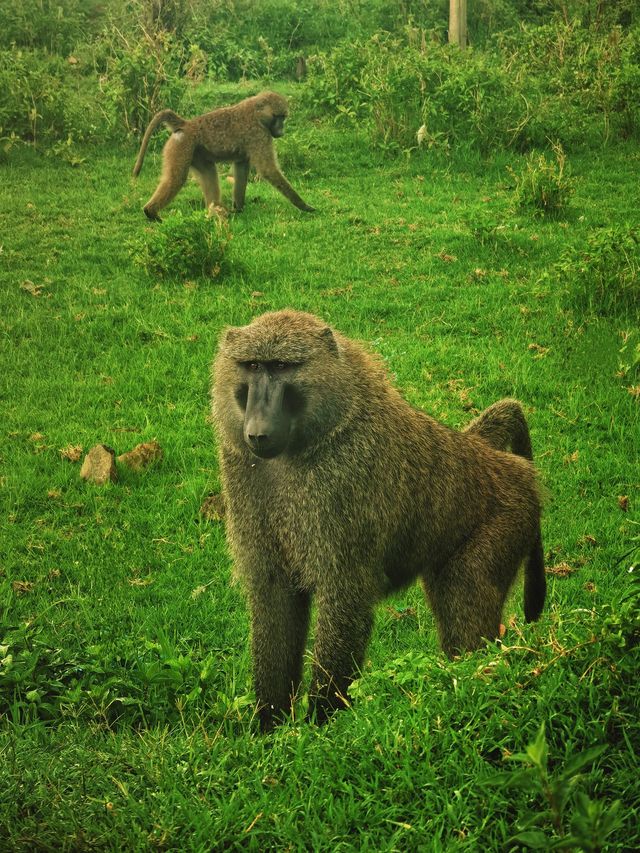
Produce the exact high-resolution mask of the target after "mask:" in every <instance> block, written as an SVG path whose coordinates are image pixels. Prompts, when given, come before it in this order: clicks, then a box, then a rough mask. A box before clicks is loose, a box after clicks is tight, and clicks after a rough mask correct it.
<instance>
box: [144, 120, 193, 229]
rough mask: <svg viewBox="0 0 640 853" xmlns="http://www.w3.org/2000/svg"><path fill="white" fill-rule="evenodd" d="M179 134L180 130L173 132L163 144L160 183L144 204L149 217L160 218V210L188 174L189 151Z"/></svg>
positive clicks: (173, 195)
mask: <svg viewBox="0 0 640 853" xmlns="http://www.w3.org/2000/svg"><path fill="white" fill-rule="evenodd" d="M181 135H182V134H181V131H178V132H177V133H174V134H173V135H172V136H170V137H169V139H168V140H167V143H166V145H165V146H164V149H163V152H162V175H161V177H160V183H159V184H158V186H157V188H156V191H155V192H154V194H153V195H152V196H151V198H150V199H149V201H148V202H147V203H146V204H145V206H144V212H145V214H146V216H147V217H148V218H149V219H152V220H159V219H160V216H159V213H160V211H161V210H162V208H163V207H166V206H167V205H168V204H169V202H170V201H172V200H173V199H174V198H175V197H176V196H177V195H178V193H179V192H180V190H181V189H182V187H183V186H184V183H185V181H186V180H187V176H188V175H189V167H190V165H191V152H190V151H189V150H188V149H187V148H186V144H185V142H184V139H180V136H181Z"/></svg>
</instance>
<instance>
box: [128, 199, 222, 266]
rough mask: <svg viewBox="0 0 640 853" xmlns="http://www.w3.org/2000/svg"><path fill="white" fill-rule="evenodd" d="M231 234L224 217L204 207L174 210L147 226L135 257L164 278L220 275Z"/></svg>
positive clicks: (139, 264) (139, 241)
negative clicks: (200, 208) (162, 218)
mask: <svg viewBox="0 0 640 853" xmlns="http://www.w3.org/2000/svg"><path fill="white" fill-rule="evenodd" d="M230 238H231V235H230V232H229V227H228V225H227V223H226V221H225V220H224V219H220V218H218V217H216V216H212V217H210V216H209V215H208V214H207V212H206V211H204V210H196V211H192V212H191V213H186V214H183V213H182V211H180V210H175V211H172V212H171V213H169V214H168V215H167V217H166V218H165V219H164V220H163V221H162V222H160V223H157V224H155V225H154V226H153V227H152V228H148V229H146V232H145V234H144V236H143V237H141V238H140V239H139V240H138V241H136V243H135V244H134V246H133V259H134V261H135V263H136V264H138V266H140V267H142V269H144V271H145V272H146V273H147V275H150V276H154V277H155V276H159V277H161V278H177V279H185V278H198V277H201V276H202V277H207V278H216V277H217V276H219V275H220V273H221V271H222V262H223V258H224V254H225V252H226V249H227V245H228V243H229V240H230Z"/></svg>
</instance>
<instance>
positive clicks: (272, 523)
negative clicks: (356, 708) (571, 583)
mask: <svg viewBox="0 0 640 853" xmlns="http://www.w3.org/2000/svg"><path fill="white" fill-rule="evenodd" d="M213 373H214V381H213V392H212V399H213V414H214V420H215V424H216V428H217V432H218V437H219V445H220V459H221V471H222V480H223V488H224V494H225V501H226V506H227V534H228V540H229V545H230V548H231V551H232V555H233V558H234V561H235V570H236V573H237V575H238V576H239V577H240V579H241V580H242V582H243V584H244V586H245V589H246V594H247V597H248V603H249V608H250V614H251V642H252V654H253V669H254V682H255V690H256V695H257V699H258V703H259V706H260V720H261V725H262V728H263V729H265V730H267V729H269V728H270V727H271V726H272V725H273V724H274V722H275V721H276V719H277V718H278V717H279V716H280V715H281V714H282V713H283V712H285V711H286V710H287V709H288V708H290V706H291V701H292V697H293V696H294V695H295V694H296V693H297V691H298V689H299V686H300V682H301V678H302V660H303V653H304V648H305V642H306V638H307V631H308V627H309V612H310V604H311V596H312V594H313V595H315V600H316V603H317V612H318V617H317V626H316V630H315V649H314V652H313V675H312V683H311V689H310V706H311V714H312V716H315V717H316V719H318V720H319V721H323V720H324V719H326V717H327V715H328V714H329V713H330V712H331V711H332V710H334V709H336V708H338V707H341V706H342V705H343V704H344V703H343V697H344V696H345V695H346V693H345V691H346V690H347V687H348V686H349V683H350V682H351V680H352V678H353V676H354V674H355V673H356V671H357V669H358V668H359V667H360V666H361V665H362V662H363V659H364V654H365V649H366V646H367V642H368V640H369V636H370V633H371V629H372V625H373V610H374V605H375V603H376V602H377V601H378V600H379V599H381V598H382V597H383V596H384V595H385V594H387V593H388V592H390V591H392V590H395V589H399V588H401V587H404V586H407V585H408V584H410V583H411V582H412V581H413V580H414V579H416V578H420V580H421V581H422V583H423V585H424V589H425V592H426V596H427V599H428V600H429V602H430V604H431V607H432V609H433V612H434V615H435V619H436V623H437V627H438V632H439V637H440V642H441V645H442V648H443V649H444V651H445V652H446V653H447V654H448V655H449V656H453V655H455V654H456V653H458V652H461V651H463V650H465V649H472V648H475V647H477V646H479V645H481V643H482V641H483V639H484V638H487V639H491V638H494V637H497V636H498V632H499V626H500V617H501V613H502V607H503V604H504V601H505V598H506V596H507V593H508V591H509V588H510V586H511V584H512V583H513V581H514V579H515V576H516V573H517V569H518V567H519V564H520V563H521V562H522V561H523V560H526V573H525V578H526V582H525V600H524V608H525V616H526V618H527V620H534V619H537V618H538V616H539V615H540V612H541V611H542V607H543V604H544V598H545V579H544V566H543V559H542V549H541V534H540V499H539V494H538V488H537V485H536V475H535V471H534V468H533V466H532V464H531V462H529V461H528V460H527V459H524V458H522V457H521V456H517V455H514V454H513V453H506V452H503V450H502V448H503V447H506V445H507V443H509V442H513V444H514V446H515V445H517V447H518V448H522V447H525V446H526V447H525V449H526V448H529V450H530V443H529V444H527V442H528V429H527V427H526V421H525V420H524V416H523V414H522V409H521V407H520V405H519V404H518V403H517V402H515V401H503V402H502V403H497V404H496V405H495V406H493V407H491V408H490V409H488V410H487V412H486V413H485V414H484V415H481V416H480V417H479V418H478V420H477V421H475V422H474V424H472V425H471V426H470V428H468V429H467V430H466V431H464V432H456V431H455V430H452V429H449V428H448V427H446V426H444V425H442V424H440V423H438V422H437V421H435V420H434V419H433V418H431V417H429V416H428V415H427V414H425V413H424V412H422V411H419V410H416V409H413V408H412V407H411V406H410V405H409V404H408V403H406V402H405V401H404V400H403V399H402V397H401V396H400V394H399V393H398V391H397V390H396V389H395V388H394V387H393V386H392V385H391V383H390V382H389V380H388V378H387V376H386V374H385V372H384V370H383V368H382V366H381V364H380V363H379V361H378V360H377V359H375V358H374V357H372V356H371V355H369V354H367V353H366V352H365V350H364V349H363V348H362V347H361V346H360V345H359V344H357V343H354V342H353V341H351V340H349V339H347V338H345V337H343V336H342V335H340V334H339V333H337V332H335V331H332V329H330V328H329V327H328V326H327V325H326V324H325V323H323V322H322V321H321V320H319V319H318V318H317V317H314V316H312V315H311V314H305V313H301V312H297V311H288V310H287V311H279V312H273V313H268V314H263V315H262V316H260V317H258V318H257V319H255V320H254V321H253V322H252V323H250V324H249V325H248V326H244V327H241V328H230V329H227V330H226V332H225V333H224V334H223V336H222V338H221V341H220V346H219V350H218V354H217V357H216V360H215V362H214V368H213ZM525 436H526V440H525ZM519 442H520V443H519ZM497 448H500V449H497Z"/></svg>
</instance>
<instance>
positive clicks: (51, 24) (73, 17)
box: [0, 0, 97, 56]
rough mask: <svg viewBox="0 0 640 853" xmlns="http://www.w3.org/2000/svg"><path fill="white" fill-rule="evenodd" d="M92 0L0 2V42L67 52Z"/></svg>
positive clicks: (81, 28) (79, 34) (91, 9)
mask: <svg viewBox="0 0 640 853" xmlns="http://www.w3.org/2000/svg"><path fill="white" fill-rule="evenodd" d="M96 6H97V3H96V2H95V0H92V2H87V0H20V2H6V3H1V4H0V45H1V46H3V47H9V46H10V45H16V46H17V47H27V48H45V49H46V50H48V51H51V52H56V53H59V54H62V55H63V56H64V55H66V54H67V53H69V51H71V50H72V49H73V47H74V46H75V44H76V42H77V41H78V40H79V39H80V38H81V37H82V36H83V33H84V32H85V31H86V27H87V23H88V21H89V19H90V17H91V16H92V15H93V13H94V11H95V7H96Z"/></svg>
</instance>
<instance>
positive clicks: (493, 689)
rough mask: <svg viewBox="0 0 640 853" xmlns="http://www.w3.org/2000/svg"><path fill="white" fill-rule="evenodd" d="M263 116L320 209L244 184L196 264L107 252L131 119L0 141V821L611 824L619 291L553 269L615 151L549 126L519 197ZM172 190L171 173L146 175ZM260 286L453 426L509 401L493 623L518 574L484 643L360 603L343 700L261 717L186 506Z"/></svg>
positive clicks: (634, 406)
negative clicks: (513, 408) (356, 665)
mask: <svg viewBox="0 0 640 853" xmlns="http://www.w3.org/2000/svg"><path fill="white" fill-rule="evenodd" d="M290 124H291V127H290V132H289V134H288V136H286V137H285V138H284V139H283V140H282V141H281V144H280V146H279V151H280V159H281V162H282V165H283V168H284V170H285V172H286V173H287V175H288V176H289V177H290V179H291V181H292V183H293V184H294V186H295V187H296V189H298V190H299V191H300V193H301V195H302V196H303V197H304V198H305V199H306V200H307V201H309V202H310V203H311V204H313V205H315V206H317V208H318V212H317V213H316V214H315V215H312V216H309V215H304V214H301V213H299V212H298V211H297V210H295V209H294V208H293V207H292V206H291V205H289V204H288V203H287V202H286V201H285V200H284V199H283V198H282V197H280V196H279V195H278V194H277V193H276V192H275V191H274V190H273V189H272V188H271V187H269V186H268V185H266V184H263V183H252V184H250V186H249V188H248V194H247V206H246V209H245V212H244V213H243V214H242V216H240V217H236V218H233V219H232V220H231V224H230V227H231V232H232V240H231V243H230V248H229V251H228V256H227V262H226V264H225V267H224V271H223V274H222V275H221V276H220V277H219V278H217V279H215V280H210V279H202V278H199V279H194V280H175V279H170V278H169V279H157V280H154V279H151V278H149V277H147V276H146V275H145V274H144V272H143V271H141V270H140V268H139V267H137V266H135V265H134V264H133V262H132V249H131V243H132V241H135V240H139V239H140V238H141V237H142V238H145V236H146V235H148V234H149V233H150V229H151V226H149V225H148V224H147V223H146V221H145V219H144V216H143V214H142V210H141V208H142V205H143V203H144V202H145V201H146V200H147V198H148V197H149V195H150V193H151V191H152V189H153V187H154V186H155V181H156V178H157V174H158V169H159V157H158V154H157V153H156V154H155V155H152V156H149V157H148V158H147V162H146V164H145V168H144V169H143V172H142V175H141V176H140V178H139V179H138V181H137V182H136V183H134V182H132V181H131V179H130V178H129V175H130V170H131V167H132V164H133V160H134V159H135V151H134V147H133V145H132V146H131V148H129V149H126V150H125V149H122V150H114V149H108V148H104V149H100V148H92V149H90V150H87V151H85V152H83V156H84V160H83V161H82V162H80V163H78V164H77V165H75V166H72V165H70V164H68V163H66V162H64V161H62V160H60V159H52V158H46V157H43V156H39V155H36V154H34V153H33V152H31V151H28V150H23V151H19V152H17V153H15V152H14V153H12V156H11V158H10V159H9V160H8V161H5V162H3V163H2V164H0V170H1V174H2V185H3V192H2V194H1V195H0V243H1V244H2V245H1V247H0V275H1V276H2V279H1V281H2V284H1V289H0V332H1V334H0V357H1V367H2V374H3V375H2V381H1V383H0V399H1V401H2V428H1V429H0V462H1V465H2V471H1V480H0V488H1V494H2V501H1V509H0V849H1V850H12V851H14V850H15V851H18V850H25V851H26V850H58V849H69V850H85V849H87V850H88V849H106V850H122V849H131V850H145V849H155V848H159V849H165V850H219V849H220V850H221V849H244V848H247V849H254V850H269V849H274V850H309V849H313V850H331V851H337V850H372V851H374V850H375V851H379V850H402V851H405V850H426V851H431V850H433V851H440V850H454V849H461V850H462V849H465V850H503V849H514V850H515V849H527V848H530V847H533V848H535V849H544V850H549V849H551V848H552V846H553V845H554V844H555V845H557V846H563V845H564V849H567V848H572V849H581V850H594V851H595V850H600V849H607V850H620V851H622V850H632V849H637V848H638V846H640V832H639V830H638V826H639V825H640V814H639V813H640V809H639V808H638V802H639V791H640V789H639V786H638V781H637V779H638V771H637V750H638V747H639V745H640V725H639V723H638V708H639V699H640V696H639V691H638V681H637V664H638V644H637V616H638V609H637V605H636V604H635V603H634V599H630V598H629V597H628V596H629V591H630V589H631V584H632V581H631V578H632V577H633V576H632V575H630V574H629V572H628V568H629V565H630V563H631V562H632V560H633V556H632V555H630V554H629V552H630V551H631V550H632V549H633V547H634V544H637V542H638V526H637V524H638V521H637V519H638V505H639V504H638V492H637V487H638V467H637V465H638V446H639V442H638V435H639V433H638V426H639V423H638V421H639V418H638V395H637V385H638V378H637V373H635V374H634V368H633V364H632V360H633V359H632V355H631V353H632V345H633V342H634V338H633V334H634V330H636V331H635V333H636V334H637V315H636V316H634V312H633V311H632V310H627V311H626V312H624V311H622V312H618V313H617V314H616V315H611V316H608V317H595V316H593V315H587V314H585V313H584V312H581V311H580V310H579V308H578V307H577V305H576V304H575V302H574V300H573V299H572V296H571V293H569V292H567V286H566V283H563V281H561V280H560V279H559V278H557V277H555V276H554V274H553V272H552V271H553V269H554V264H556V263H557V262H558V261H559V260H560V259H562V258H563V257H566V253H567V252H568V251H571V250H573V249H575V248H576V247H580V246H581V245H583V244H584V242H585V241H586V239H587V237H588V235H589V233H590V232H591V231H593V230H594V229H596V228H598V227H601V226H605V227H611V226H615V225H630V224H632V223H634V222H636V223H637V212H638V210H639V209H640V186H639V184H638V180H637V174H638V168H639V167H640V150H639V149H638V147H637V146H633V145H631V144H629V145H626V146H621V147H618V148H612V149H609V150H601V151H585V152H583V153H581V154H574V155H571V156H570V158H569V159H570V162H571V166H572V171H573V176H574V178H575V192H574V194H573V196H572V199H571V205H570V208H569V210H568V211H567V213H566V215H564V216H563V217H562V218H556V219H550V220H549V219H544V218H542V219H541V218H536V217H533V216H531V215H529V214H524V213H521V212H518V211H516V210H514V208H513V179H512V176H511V174H510V173H509V171H508V170H507V166H511V167H512V168H513V169H514V171H516V172H517V171H518V169H520V168H521V167H522V162H523V160H522V159H520V158H519V157H517V156H516V155H512V156H510V157H506V156H505V157H504V158H495V159H493V160H490V161H481V160H479V159H476V158H473V157H468V158H464V157H463V156H462V155H461V154H459V155H458V156H457V157H455V158H454V159H453V160H452V161H448V160H445V159H442V158H439V157H438V156H436V155H435V154H430V153H428V152H425V153H423V154H420V155H418V156H415V157H414V158H413V159H411V160H409V161H406V160H404V159H397V160H390V159H387V160H385V159H382V158H381V157H379V156H377V155H372V154H370V152H369V151H368V149H367V147H366V145H365V144H364V142H363V141H362V140H361V139H358V138H357V137H356V136H355V135H354V134H353V133H351V132H350V133H347V132H346V131H342V130H340V129H339V128H335V127H333V126H331V125H327V126H323V125H321V124H318V123H313V122H308V121H307V120H306V119H305V118H304V117H303V115H302V113H301V112H298V113H294V115H293V117H292V119H291V122H290ZM228 193H229V187H227V194H228ZM200 204H201V201H200V196H199V190H198V189H197V187H196V186H195V185H190V186H189V187H187V188H186V189H185V190H184V191H183V192H182V193H181V194H180V195H179V196H178V198H177V199H176V201H175V202H174V203H173V205H172V207H173V208H174V209H181V210H183V211H188V210H191V209H195V208H197V207H198V206H199V205H200ZM156 227H157V226H156ZM550 271H551V274H549V273H550ZM285 306H291V307H296V308H300V309H305V310H309V311H313V312H315V313H318V314H321V315H322V316H323V317H324V318H325V319H326V320H327V321H328V322H330V323H331V324H333V325H335V326H336V327H337V328H338V329H340V330H341V331H342V332H344V333H346V334H347V335H350V336H352V337H355V338H358V339H361V340H363V341H365V342H366V343H367V344H368V346H370V347H371V349H373V350H375V351H377V352H379V353H380V354H381V355H382V356H383V358H384V359H385V361H386V363H387V364H388V368H389V371H390V373H391V375H392V376H393V377H394V381H395V382H396V383H397V385H398V386H399V387H400V388H401V389H402V391H403V393H404V394H405V395H406V397H407V399H408V400H409V401H410V402H411V403H412V404H414V405H416V406H419V407H423V408H425V409H426V410H427V411H429V412H430V413H431V414H433V415H434V416H436V417H438V418H440V419H442V420H443V421H445V422H446V423H448V424H450V425H452V426H461V425H463V424H464V423H465V422H466V421H467V420H469V419H470V418H471V417H472V416H473V414H474V413H475V412H476V411H477V410H481V409H482V408H484V407H485V406H487V405H488V404H490V403H491V402H493V401H494V400H496V399H498V398H500V397H503V396H507V395H509V396H517V397H518V398H519V399H520V400H522V401H523V403H524V404H525V406H526V408H527V411H528V413H529V419H530V425H531V430H532V436H533V441H534V452H535V454H536V459H537V463H538V465H539V468H540V470H541V472H542V478H543V481H544V484H545V488H546V490H547V492H548V498H547V503H546V509H545V517H544V526H543V534H544V540H545V551H546V554H547V562H548V571H549V574H548V582H549V591H548V603H547V606H546V609H545V613H544V615H543V618H542V620H541V621H540V622H539V623H538V624H537V625H535V626H528V625H527V626H525V625H524V622H523V616H522V602H521V598H522V593H521V586H520V585H518V586H517V587H516V589H515V591H514V595H513V596H512V599H511V601H510V603H509V606H508V609H507V612H506V613H505V618H504V621H505V623H506V626H507V631H506V635H505V637H504V642H503V644H502V645H501V646H499V645H491V646H489V647H488V648H486V649H484V650H482V651H479V652H476V653H474V654H472V655H468V656H466V657H465V658H464V659H462V660H459V661H455V662H453V663H452V662H448V661H447V660H446V659H444V658H443V657H442V656H441V655H440V654H439V652H438V649H437V644H436V640H435V634H434V626H433V620H432V617H431V615H430V613H429V611H428V610H427V608H426V605H425V603H424V601H423V599H422V597H421V595H420V593H419V590H417V589H412V590H409V591H408V592H407V593H405V594H403V595H401V596H398V597H396V598H394V599H392V600H390V601H388V602H387V603H386V606H381V607H380V608H379V611H378V614H377V621H376V627H375V632H374V637H373V641H372V643H371V646H370V649H369V653H368V656H367V663H366V666H365V669H364V671H363V674H362V678H361V679H360V680H359V681H358V682H357V684H356V685H355V687H354V690H353V707H352V709H351V710H350V711H348V712H345V713H342V714H340V715H338V717H336V718H335V719H334V720H333V721H332V722H331V723H330V724H329V725H327V726H326V727H323V728H321V729H317V728H315V727H313V726H310V725H308V724H306V723H304V722H301V721H293V722H292V723H291V724H288V725H286V726H283V727H282V728H281V729H279V730H278V731H277V732H276V733H275V734H273V735H272V736H269V737H261V736H259V735H258V734H257V732H256V725H255V720H254V719H253V705H252V693H251V678H250V659H249V655H248V650H247V631H248V627H247V616H246V611H245V607H244V603H243V599H242V595H241V591H240V590H239V588H238V587H237V586H234V585H233V584H232V583H231V567H230V561H229V557H228V555H227V552H226V549H225V544H224V528H223V524H222V523H220V522H215V521H210V520H207V519H206V518H205V517H203V516H202V515H201V513H200V506H201V504H202V502H203V501H204V499H205V498H206V496H207V495H208V494H210V493H211V492H215V491H217V489H218V487H219V481H218V468H217V460H216V448H215V444H214V440H213V437H212V432H211V427H210V424H209V423H208V386H209V370H210V363H211V359H212V356H213V353H214V351H215V347H216V342H217V339H218V335H219V333H220V331H221V329H222V328H223V327H224V326H225V325H228V324H238V323H244V322H247V321H248V320H249V319H250V318H251V317H252V316H255V315H256V314H258V313H260V312H262V311H264V310H268V309H273V308H280V307H285ZM635 340H636V341H637V339H635ZM625 342H626V343H627V346H626V348H625ZM151 439H156V440H157V441H158V442H159V443H160V445H161V446H162V448H163V451H164V456H163V459H162V460H161V462H160V463H159V464H157V465H155V466H154V467H151V468H150V469H149V470H147V471H145V472H144V473H141V474H134V473H132V472H126V471H124V470H122V471H121V476H120V479H119V481H118V482H117V483H116V484H110V485H108V486H105V487H96V486H92V485H88V484H86V483H85V482H83V481H82V480H81V479H80V477H79V463H78V462H75V463H74V462H72V461H70V460H69V459H67V458H65V454H63V453H61V451H62V450H65V449H68V448H69V447H72V446H78V445H80V446H81V447H82V448H83V449H84V451H86V450H88V449H89V448H90V447H91V446H92V445H94V444H96V443H106V444H108V445H110V446H111V447H113V448H114V449H115V450H116V452H117V453H122V452H124V451H126V450H129V449H131V448H132V447H133V446H134V445H136V444H137V443H139V442H142V441H148V440H151ZM303 713H304V709H301V714H300V716H301V719H302V718H303ZM542 724H544V730H541V728H540V727H541V725H542ZM527 746H529V750H528V752H525V750H526V748H527ZM514 839H515V840H514Z"/></svg>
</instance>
